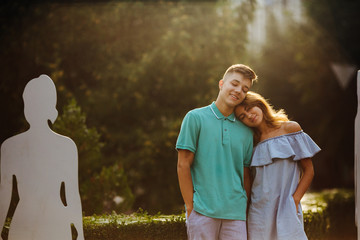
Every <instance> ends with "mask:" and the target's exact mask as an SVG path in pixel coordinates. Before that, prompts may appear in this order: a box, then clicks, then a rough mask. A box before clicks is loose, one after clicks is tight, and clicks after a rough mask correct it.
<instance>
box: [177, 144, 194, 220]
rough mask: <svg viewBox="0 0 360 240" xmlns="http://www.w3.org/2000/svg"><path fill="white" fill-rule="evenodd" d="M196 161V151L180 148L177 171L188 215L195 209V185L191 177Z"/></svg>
mask: <svg viewBox="0 0 360 240" xmlns="http://www.w3.org/2000/svg"><path fill="white" fill-rule="evenodd" d="M193 161H194V153H193V152H191V151H189V150H184V149H179V150H178V164H177V173H178V178H179V185H180V191H181V195H182V197H183V199H184V202H185V205H186V212H187V216H189V215H190V213H191V211H192V210H193V195H194V187H193V182H192V178H191V172H190V167H191V165H192V163H193Z"/></svg>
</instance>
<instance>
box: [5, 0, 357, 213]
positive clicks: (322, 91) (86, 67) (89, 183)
mask: <svg viewBox="0 0 360 240" xmlns="http://www.w3.org/2000/svg"><path fill="white" fill-rule="evenodd" d="M265 2H266V4H265V5H264V4H262V1H255V0H243V1H138V2H131V1H129V2H121V1H118V2H117V1H107V2H101V1H95V2H92V1H74V2H65V3H64V2H60V1H58V2H57V1H51V2H35V3H33V2H26V1H25V2H19V1H4V2H2V3H1V5H0V53H1V55H0V70H1V80H0V110H1V118H0V142H3V141H4V140H5V139H6V138H8V137H11V136H13V135H15V134H17V133H20V132H23V131H25V130H26V129H27V128H28V124H27V123H26V121H25V119H24V114H23V102H22V98H21V96H22V92H23V89H24V87H25V85H26V83H27V82H28V81H29V80H31V79H33V78H36V77H38V76H39V75H40V74H47V75H49V76H50V77H51V78H52V79H53V81H54V82H55V84H56V86H57V91H58V104H57V108H58V110H59V112H60V114H59V118H58V120H57V121H56V122H55V124H54V125H53V126H52V128H53V129H54V130H55V131H56V132H59V133H61V134H64V135H67V136H69V137H71V138H72V139H73V140H74V141H75V142H76V144H77V147H78V149H79V165H80V169H79V181H80V193H81V198H82V205H83V211H84V212H85V215H91V214H94V213H97V214H99V213H106V212H112V211H115V212H119V213H120V212H122V213H127V212H132V211H134V210H137V209H138V208H142V209H146V210H147V211H148V212H149V213H157V212H159V211H161V212H162V213H165V214H166V213H179V212H181V211H182V205H183V203H182V198H181V195H180V191H179V187H178V183H177V174H176V163H177V152H176V151H175V148H174V147H175V142H176V138H177V134H178V132H179V128H180V125H181V121H182V118H183V117H184V115H185V114H186V112H188V111H189V110H191V109H193V108H196V107H201V106H204V105H208V104H209V103H211V102H212V101H214V100H215V99H216V96H217V92H218V87H217V86H218V85H217V84H218V80H219V79H220V78H221V76H222V74H223V72H224V71H225V70H226V68H227V67H228V66H230V65H231V64H234V63H245V64H248V65H250V66H251V67H252V68H253V69H254V70H255V71H256V72H257V74H258V75H259V81H258V83H256V84H255V86H254V88H253V90H255V91H258V92H260V93H261V94H262V95H264V96H265V97H266V98H268V99H270V101H271V103H272V104H273V105H274V106H275V107H276V108H284V109H285V110H286V111H287V113H288V114H289V116H290V118H291V119H293V120H296V121H298V122H299V123H300V124H301V126H302V128H303V129H304V130H305V131H306V132H307V133H308V134H309V135H310V136H311V137H312V138H313V139H314V140H315V141H316V142H317V143H318V145H319V146H320V147H321V148H322V149H323V150H322V152H320V153H319V154H318V155H317V156H316V157H315V158H314V165H315V172H316V176H315V178H314V181H313V184H312V189H314V190H320V189H324V188H333V187H347V188H352V187H353V181H354V174H353V172H354V167H353V161H354V134H353V133H354V118H355V115H356V110H357V97H356V74H355V73H354V74H352V76H351V80H350V82H349V84H348V86H347V87H346V88H341V87H340V85H339V83H338V81H337V78H336V76H335V74H334V72H333V70H332V68H331V65H332V64H333V63H338V64H350V65H353V66H355V67H356V68H357V69H359V66H360V45H359V44H358V43H359V42H360V36H359V31H356V29H360V26H359V25H360V19H359V18H360V15H359V14H358V13H357V12H356V9H359V7H360V4H359V1H356V0H346V1H343V0H328V1H325V0H304V1H301V4H300V5H298V7H301V9H302V10H301V16H300V19H298V18H296V16H294V13H293V12H292V11H291V7H292V6H293V5H294V2H296V1H289V0H288V1H286V0H285V1H276V0H273V1H265ZM297 2H299V1H297ZM259 9H260V10H262V12H260V15H259V12H258V11H259ZM276 9H277V10H276ZM275 10H276V11H275ZM279 15H280V17H279ZM258 19H262V20H263V21H264V22H265V25H264V28H262V29H260V30H259V29H258V27H257V26H256V25H254V24H253V23H254V22H256V20H258ZM259 31H260V33H261V34H260V36H262V37H260V38H259V37H258V38H256V37H255V36H256V34H255V33H256V32H259ZM254 34H255V35H254ZM259 42H261V44H260V43H259Z"/></svg>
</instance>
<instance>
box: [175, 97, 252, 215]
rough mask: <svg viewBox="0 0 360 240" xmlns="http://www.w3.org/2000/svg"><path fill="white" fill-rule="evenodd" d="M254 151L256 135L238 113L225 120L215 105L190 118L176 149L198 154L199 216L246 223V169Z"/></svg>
mask: <svg viewBox="0 0 360 240" xmlns="http://www.w3.org/2000/svg"><path fill="white" fill-rule="evenodd" d="M252 148H253V135H252V131H251V130H250V129H249V128H248V127H246V126H245V125H244V124H243V123H242V122H240V121H239V120H238V119H236V117H235V115H234V113H232V114H231V115H230V116H228V117H224V115H222V113H221V112H220V111H219V109H218V108H217V107H216V105H215V103H214V102H213V103H212V104H211V105H209V106H206V107H202V108H197V109H194V110H192V111H190V112H188V113H187V114H186V116H185V117H184V120H183V122H182V125H181V129H180V134H179V136H178V139H177V142H176V149H178V150H179V149H187V150H189V151H191V152H193V153H194V154H195V157H194V162H193V164H192V166H191V177H192V181H193V185H194V198H193V201H194V210H195V211H196V212H198V213H201V214H203V215H205V216H208V217H212V218H220V219H231V220H244V221H245V220H246V204H247V196H246V192H245V189H244V167H249V166H250V162H251V155H252Z"/></svg>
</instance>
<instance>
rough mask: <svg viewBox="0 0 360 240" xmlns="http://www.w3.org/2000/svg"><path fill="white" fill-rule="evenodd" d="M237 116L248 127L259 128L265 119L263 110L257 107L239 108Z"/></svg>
mask: <svg viewBox="0 0 360 240" xmlns="http://www.w3.org/2000/svg"><path fill="white" fill-rule="evenodd" d="M235 116H236V117H237V118H238V119H239V120H240V121H242V122H243V123H244V124H245V125H246V126H248V127H258V126H259V125H260V124H261V123H262V121H263V118H264V115H263V112H262V110H261V109H260V108H259V107H257V106H253V107H251V108H249V107H248V106H245V107H244V106H241V105H240V106H237V107H236V108H235Z"/></svg>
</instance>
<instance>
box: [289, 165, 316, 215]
mask: <svg viewBox="0 0 360 240" xmlns="http://www.w3.org/2000/svg"><path fill="white" fill-rule="evenodd" d="M300 166H301V168H302V170H303V175H302V177H301V179H300V182H299V185H298V187H297V189H296V191H295V193H294V194H293V198H294V202H295V205H296V211H298V205H299V203H300V200H301V198H302V197H303V196H304V194H305V192H306V191H307V190H308V188H309V186H310V184H311V181H312V180H313V178H314V167H313V164H312V161H311V158H305V159H301V160H300Z"/></svg>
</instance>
